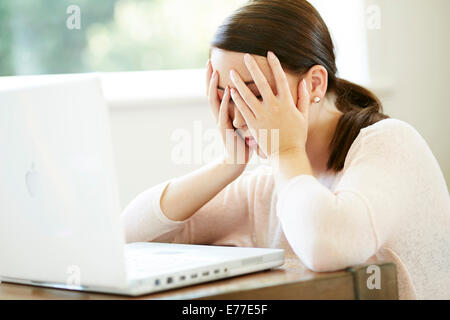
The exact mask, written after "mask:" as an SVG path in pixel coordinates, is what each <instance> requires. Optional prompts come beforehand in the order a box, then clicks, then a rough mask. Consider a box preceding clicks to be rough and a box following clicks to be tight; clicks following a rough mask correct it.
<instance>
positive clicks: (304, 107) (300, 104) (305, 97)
mask: <svg viewBox="0 0 450 320" xmlns="http://www.w3.org/2000/svg"><path fill="white" fill-rule="evenodd" d="M310 105H311V104H310V98H309V92H308V87H307V84H306V80H305V79H303V80H302V81H301V83H300V85H299V86H298V99H297V109H298V110H299V111H300V112H301V113H302V114H303V116H304V117H305V119H308V116H309V107H310Z"/></svg>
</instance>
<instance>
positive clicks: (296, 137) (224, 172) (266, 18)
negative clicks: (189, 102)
mask: <svg viewBox="0 0 450 320" xmlns="http://www.w3.org/2000/svg"><path fill="white" fill-rule="evenodd" d="M336 71H337V70H336V64H335V55H334V49H333V43H332V40H331V37H330V34H329V32H328V29H327V27H326V25H325V23H324V22H323V20H322V19H321V17H320V15H319V14H318V13H317V11H316V10H315V9H314V8H313V7H312V6H311V5H310V4H309V3H308V2H307V1H304V0H290V1H286V0H255V1H251V2H250V3H248V4H247V5H246V6H244V7H242V8H240V9H238V10H237V11H235V12H234V13H233V14H232V15H231V16H230V17H229V18H228V19H227V20H226V21H225V22H224V23H223V24H222V25H221V26H220V27H219V29H218V30H217V32H216V34H215V36H214V39H213V41H212V45H211V51H210V60H209V61H208V65H207V84H208V86H207V87H208V97H209V102H210V106H211V108H212V111H213V114H214V116H215V118H216V120H217V124H218V128H219V130H220V132H221V133H222V137H223V141H224V143H225V150H226V152H225V155H224V157H223V159H221V160H219V161H216V162H214V163H212V164H209V165H207V166H205V167H203V168H201V169H199V170H197V171H195V172H193V173H190V174H187V175H186V176H182V177H178V178H174V179H171V180H169V181H166V182H164V183H161V184H159V185H157V186H154V187H152V188H150V189H148V190H146V191H144V192H143V193H141V194H140V195H139V196H138V197H136V199H134V200H133V201H132V202H131V203H130V204H129V205H128V207H127V208H126V209H125V211H124V213H123V215H122V219H123V223H124V226H125V232H126V237H127V241H129V242H132V241H156V242H174V243H192V244H213V245H234V246H254V247H272V248H275V247H276V248H283V249H285V250H286V255H287V258H289V257H291V258H292V259H296V261H297V262H298V264H299V265H301V266H306V267H307V268H309V269H311V270H313V271H318V272H326V271H334V270H340V269H344V268H346V267H348V266H354V265H359V264H367V263H380V262H383V261H393V262H395V264H396V267H397V273H398V284H399V296H400V298H401V299H416V298H419V299H432V298H438V299H440V298H446V299H448V298H450V291H449V290H450V276H449V274H450V267H449V266H450V203H449V197H448V190H447V186H446V182H445V179H444V177H443V175H442V172H441V170H440V168H439V165H438V163H437V161H436V160H435V158H434V156H433V154H432V153H431V151H430V149H429V147H428V146H427V144H426V142H425V141H424V139H423V138H422V137H421V136H420V135H419V134H418V133H417V131H416V130H415V129H414V128H413V127H411V126H410V125H409V124H407V123H405V122H403V121H400V120H395V119H389V118H388V117H387V116H386V115H384V114H383V113H382V107H381V103H380V101H379V100H378V99H377V97H375V96H374V95H373V94H372V93H371V92H369V91H368V90H366V89H364V88H362V87H360V86H358V85H356V84H353V83H350V82H348V81H345V80H342V79H339V78H337V77H336ZM260 130H267V131H266V134H265V135H264V134H260V132H262V131H260ZM277 130H278V131H277ZM230 132H231V134H230ZM272 132H276V135H272ZM230 138H232V139H230ZM230 141H231V142H233V143H230ZM235 144H237V146H236V145H235ZM235 147H237V149H239V150H242V149H243V150H245V154H244V157H243V158H241V160H242V161H238V159H237V157H236V155H235ZM254 151H256V153H257V154H258V155H259V156H260V157H264V158H268V159H269V160H270V163H271V164H272V166H260V167H258V168H257V169H256V170H254V171H250V172H249V171H248V170H247V171H245V172H244V169H245V168H246V164H247V163H248V161H249V160H250V158H251V156H252V154H253V153H254Z"/></svg>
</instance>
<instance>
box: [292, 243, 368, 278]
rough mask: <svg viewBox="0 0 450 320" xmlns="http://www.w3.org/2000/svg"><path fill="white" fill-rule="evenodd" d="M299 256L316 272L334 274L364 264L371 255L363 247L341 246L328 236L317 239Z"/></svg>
mask: <svg viewBox="0 0 450 320" xmlns="http://www.w3.org/2000/svg"><path fill="white" fill-rule="evenodd" d="M301 251H302V252H301V253H300V252H298V256H299V257H300V259H301V260H302V262H303V264H304V265H305V266H306V267H307V268H308V269H310V270H311V271H314V272H333V271H338V270H344V269H346V268H348V267H352V266H356V265H361V264H364V263H365V262H366V261H367V260H368V259H369V258H370V254H368V253H367V252H366V250H364V248H362V247H358V246H357V245H353V246H351V247H345V246H342V245H339V243H338V241H336V239H332V238H331V237H329V236H327V235H322V236H320V237H317V238H316V239H314V240H313V241H311V242H310V243H309V245H308V246H306V247H304V248H303V249H302V250H301Z"/></svg>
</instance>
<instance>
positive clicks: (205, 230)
mask: <svg viewBox="0 0 450 320" xmlns="http://www.w3.org/2000/svg"><path fill="white" fill-rule="evenodd" d="M257 175H258V170H253V171H246V172H244V173H243V174H242V175H241V176H240V177H239V178H237V179H236V180H235V181H233V182H232V183H230V184H229V185H228V186H227V187H225V188H224V189H223V190H222V191H220V192H219V193H218V194H217V195H216V196H215V197H214V198H212V199H211V200H210V201H209V202H208V203H206V204H205V205H204V206H203V207H201V208H200V209H199V210H198V211H197V212H195V213H194V214H193V215H192V216H191V217H190V218H188V219H186V220H184V221H173V220H171V219H168V218H167V217H166V216H165V214H164V213H163V211H162V209H161V204H160V201H161V196H162V194H163V192H164V190H165V189H166V188H167V187H168V185H169V184H170V182H171V181H172V180H173V179H171V180H168V181H166V182H164V183H161V184H159V185H156V186H154V187H151V188H150V189H148V190H146V191H144V192H142V193H141V194H139V195H138V196H137V197H136V198H135V199H133V200H132V201H131V202H130V204H129V205H128V206H127V207H126V208H125V210H124V211H123V212H122V215H121V220H122V225H123V228H124V231H125V237H126V241H127V242H138V241H141V242H147V241H153V242H172V243H190V244H214V243H215V242H217V241H219V240H223V239H225V238H227V239H233V235H236V234H240V235H242V234H244V235H248V239H249V241H251V240H250V239H251V237H252V234H253V232H254V230H253V226H252V224H251V218H250V217H249V210H248V203H249V199H250V198H251V197H252V196H253V195H252V193H251V192H252V190H253V188H252V185H253V184H254V183H255V178H257ZM246 243H248V242H246ZM243 245H245V243H243Z"/></svg>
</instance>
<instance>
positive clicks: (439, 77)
mask: <svg viewBox="0 0 450 320" xmlns="http://www.w3.org/2000/svg"><path fill="white" fill-rule="evenodd" d="M367 4H368V5H371V4H375V5H377V6H379V9H380V13H381V28H380V29H379V30H369V31H368V43H369V61H370V69H371V70H370V71H371V75H372V79H373V80H374V81H375V83H379V84H383V83H386V84H388V85H389V86H390V87H391V88H390V95H389V96H387V97H384V99H383V102H384V106H385V111H386V112H387V113H388V114H389V115H390V116H392V117H394V118H399V119H402V120H405V121H407V122H409V123H410V124H412V125H413V126H414V127H415V128H416V129H417V130H418V131H419V132H420V134H421V135H422V136H423V137H424V138H425V140H426V141H427V142H428V144H429V146H430V148H431V150H432V151H433V153H434V155H435V156H436V158H437V159H438V161H439V163H440V166H441V168H442V170H443V172H444V175H445V178H446V181H447V186H448V184H449V181H450V81H449V75H450V37H449V34H448V33H449V31H450V19H449V15H450V1H448V0H429V1H423V0H395V1H392V0H367Z"/></svg>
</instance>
